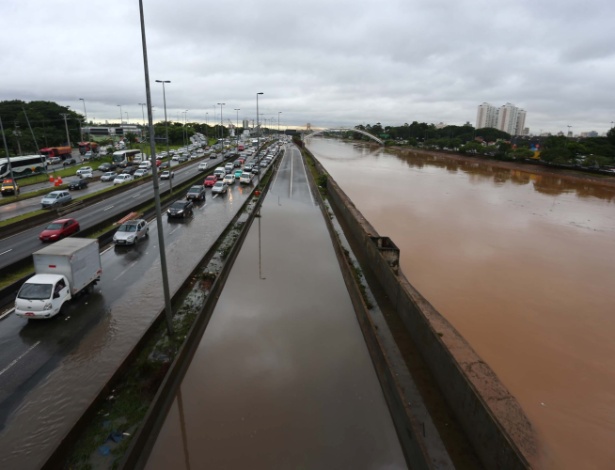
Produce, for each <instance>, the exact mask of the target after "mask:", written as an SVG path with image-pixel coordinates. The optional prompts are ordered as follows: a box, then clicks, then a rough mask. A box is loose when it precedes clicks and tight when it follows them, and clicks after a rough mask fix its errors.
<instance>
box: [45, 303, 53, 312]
mask: <svg viewBox="0 0 615 470" xmlns="http://www.w3.org/2000/svg"><path fill="white" fill-rule="evenodd" d="M52 308H53V305H51V302H47V303H46V304H45V306H44V307H43V310H51V309H52Z"/></svg>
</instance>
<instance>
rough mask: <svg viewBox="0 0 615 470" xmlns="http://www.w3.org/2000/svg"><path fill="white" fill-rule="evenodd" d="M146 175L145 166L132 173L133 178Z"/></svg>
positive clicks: (147, 173)
mask: <svg viewBox="0 0 615 470" xmlns="http://www.w3.org/2000/svg"><path fill="white" fill-rule="evenodd" d="M147 175H149V170H147V169H145V168H139V169H138V170H137V171H135V172H134V173H133V175H132V176H133V177H134V178H141V177H142V176H147Z"/></svg>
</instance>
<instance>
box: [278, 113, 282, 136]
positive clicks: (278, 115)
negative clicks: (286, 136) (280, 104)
mask: <svg viewBox="0 0 615 470" xmlns="http://www.w3.org/2000/svg"><path fill="white" fill-rule="evenodd" d="M280 114H282V111H278V140H280Z"/></svg>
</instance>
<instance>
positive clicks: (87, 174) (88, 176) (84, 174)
mask: <svg viewBox="0 0 615 470" xmlns="http://www.w3.org/2000/svg"><path fill="white" fill-rule="evenodd" d="M79 178H83V179H91V178H94V173H92V172H91V171H82V172H81V173H79Z"/></svg>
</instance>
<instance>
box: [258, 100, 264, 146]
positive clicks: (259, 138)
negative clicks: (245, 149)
mask: <svg viewBox="0 0 615 470" xmlns="http://www.w3.org/2000/svg"><path fill="white" fill-rule="evenodd" d="M258 95H264V93H263V92H262V91H261V92H259V93H257V94H256V136H257V137H256V151H257V152H258V149H259V148H260V146H261V129H260V121H259V120H258Z"/></svg>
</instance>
